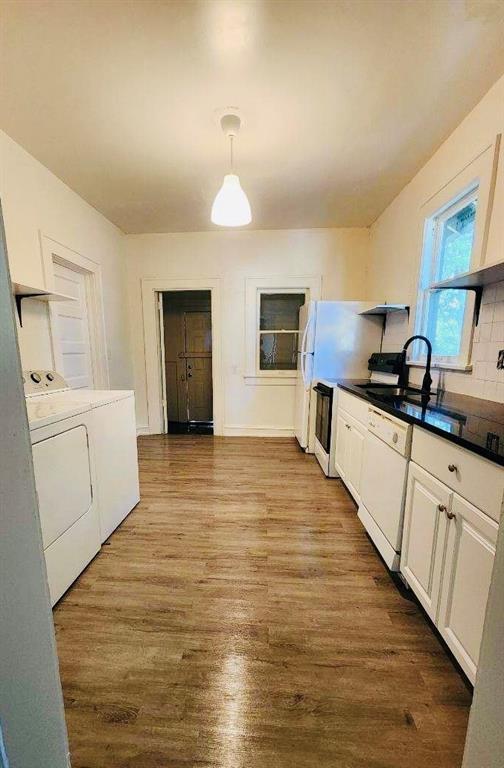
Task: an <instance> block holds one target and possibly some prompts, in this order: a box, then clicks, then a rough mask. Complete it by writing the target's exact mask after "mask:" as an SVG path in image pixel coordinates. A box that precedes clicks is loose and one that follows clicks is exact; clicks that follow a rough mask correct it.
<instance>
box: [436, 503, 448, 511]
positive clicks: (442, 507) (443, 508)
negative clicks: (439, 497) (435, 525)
mask: <svg viewBox="0 0 504 768" xmlns="http://www.w3.org/2000/svg"><path fill="white" fill-rule="evenodd" d="M438 509H439V511H440V512H446V507H445V505H444V504H438Z"/></svg>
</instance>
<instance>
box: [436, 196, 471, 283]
mask: <svg viewBox="0 0 504 768" xmlns="http://www.w3.org/2000/svg"><path fill="white" fill-rule="evenodd" d="M475 222H476V201H473V202H471V203H469V205H466V206H465V207H464V208H462V209H461V210H460V211H457V213H454V214H453V216H450V218H449V219H446V221H445V222H444V223H443V232H442V239H441V250H440V253H439V261H438V263H439V273H438V280H446V279H448V278H449V277H453V276H454V275H459V274H460V273H461V272H467V271H468V270H469V269H470V268H471V252H472V246H473V239H474V225H475Z"/></svg>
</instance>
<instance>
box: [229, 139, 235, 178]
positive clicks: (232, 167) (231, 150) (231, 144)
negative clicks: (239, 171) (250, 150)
mask: <svg viewBox="0 0 504 768" xmlns="http://www.w3.org/2000/svg"><path fill="white" fill-rule="evenodd" d="M233 139H234V136H233V135H231V136H230V137H229V154H230V159H231V173H234V155H233Z"/></svg>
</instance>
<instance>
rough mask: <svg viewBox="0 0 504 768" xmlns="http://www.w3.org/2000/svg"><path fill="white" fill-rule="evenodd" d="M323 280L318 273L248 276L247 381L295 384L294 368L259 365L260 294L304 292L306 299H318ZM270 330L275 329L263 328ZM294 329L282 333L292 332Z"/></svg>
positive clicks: (260, 332)
mask: <svg viewBox="0 0 504 768" xmlns="http://www.w3.org/2000/svg"><path fill="white" fill-rule="evenodd" d="M321 286H322V281H321V278H320V277H319V276H317V277H282V276H278V277H261V278H257V277H255V278H247V280H246V286H245V312H246V318H245V335H246V339H245V354H246V361H245V375H244V378H245V381H246V383H247V384H252V385H254V384H262V385H264V384H271V385H278V384H280V385H282V384H283V385H289V384H291V385H294V384H295V382H296V371H295V370H291V371H280V370H279V371H263V370H261V369H260V367H259V366H260V355H259V349H260V337H261V334H262V333H264V331H261V329H260V327H259V326H260V312H261V294H263V293H270V294H271V293H304V294H305V297H306V298H305V301H306V302H308V301H317V300H319V299H320V295H321ZM266 332H267V333H273V332H274V331H272V330H271V331H266ZM295 332H296V331H295V330H290V331H285V333H295Z"/></svg>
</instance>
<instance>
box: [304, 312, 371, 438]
mask: <svg viewBox="0 0 504 768" xmlns="http://www.w3.org/2000/svg"><path fill="white" fill-rule="evenodd" d="M373 306H375V302H364V301H310V302H308V303H307V304H304V305H303V306H302V307H301V309H300V310H299V340H300V341H299V349H298V354H297V375H296V406H295V408H296V410H295V431H296V438H297V440H298V442H299V444H300V446H301V447H302V448H304V449H305V450H306V451H307V452H309V453H311V452H313V450H314V424H315V413H314V411H315V396H314V393H313V386H314V385H315V384H316V382H317V381H320V380H321V379H362V378H367V377H368V375H369V372H368V360H369V357H370V355H371V353H372V352H379V350H380V345H381V338H382V330H383V318H382V317H380V316H376V315H359V312H363V311H364V310H365V309H369V308H371V307H373Z"/></svg>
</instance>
